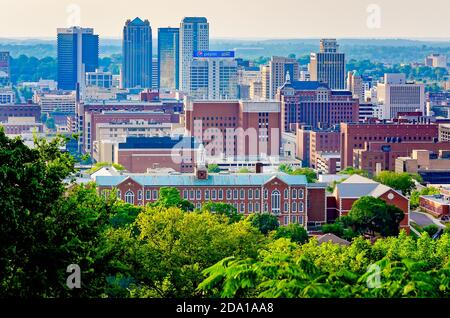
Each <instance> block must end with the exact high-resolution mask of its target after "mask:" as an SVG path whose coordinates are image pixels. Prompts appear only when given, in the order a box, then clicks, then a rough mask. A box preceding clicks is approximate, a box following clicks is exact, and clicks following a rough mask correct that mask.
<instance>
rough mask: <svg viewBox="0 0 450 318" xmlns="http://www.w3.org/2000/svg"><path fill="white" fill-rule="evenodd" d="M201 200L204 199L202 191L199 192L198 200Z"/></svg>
mask: <svg viewBox="0 0 450 318" xmlns="http://www.w3.org/2000/svg"><path fill="white" fill-rule="evenodd" d="M201 199H202V191H201V190H197V200H201Z"/></svg>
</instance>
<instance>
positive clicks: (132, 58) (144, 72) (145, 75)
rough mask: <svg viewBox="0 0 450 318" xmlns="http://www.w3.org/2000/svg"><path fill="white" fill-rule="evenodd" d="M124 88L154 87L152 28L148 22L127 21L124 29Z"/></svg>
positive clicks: (137, 19)
mask: <svg viewBox="0 0 450 318" xmlns="http://www.w3.org/2000/svg"><path fill="white" fill-rule="evenodd" d="M122 50H123V52H122V53H123V55H122V56H123V65H122V86H123V88H151V87H152V28H151V27H150V22H149V21H148V20H145V21H142V20H141V19H140V18H135V19H134V20H133V21H131V20H127V22H126V23H125V27H124V28H123V46H122Z"/></svg>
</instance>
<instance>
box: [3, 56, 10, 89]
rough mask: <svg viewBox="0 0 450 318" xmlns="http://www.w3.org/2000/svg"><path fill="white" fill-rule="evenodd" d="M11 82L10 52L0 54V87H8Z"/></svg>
mask: <svg viewBox="0 0 450 318" xmlns="http://www.w3.org/2000/svg"><path fill="white" fill-rule="evenodd" d="M10 81H11V70H10V56H9V52H0V86H8V85H9V83H10Z"/></svg>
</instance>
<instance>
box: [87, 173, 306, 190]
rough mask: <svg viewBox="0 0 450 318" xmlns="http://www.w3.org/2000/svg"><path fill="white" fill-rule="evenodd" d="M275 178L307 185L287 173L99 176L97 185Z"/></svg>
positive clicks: (244, 182) (255, 182) (240, 182)
mask: <svg viewBox="0 0 450 318" xmlns="http://www.w3.org/2000/svg"><path fill="white" fill-rule="evenodd" d="M274 177H276V178H278V179H280V181H282V182H284V183H286V184H288V185H291V186H292V185H306V184H307V180H306V177H305V176H291V175H288V174H285V173H276V174H251V173H248V174H229V175H227V174H224V175H222V174H210V175H208V179H206V180H201V179H198V178H197V177H196V176H195V175H194V174H179V175H167V174H165V175H145V174H140V175H121V176H98V177H97V179H96V183H97V185H99V186H104V187H114V186H117V185H119V184H121V183H122V182H123V181H124V180H125V179H127V178H130V179H132V180H135V181H136V182H138V183H139V184H142V185H144V186H213V185H215V186H235V185H237V186H261V185H263V184H266V183H267V182H269V181H271V180H273V178H274Z"/></svg>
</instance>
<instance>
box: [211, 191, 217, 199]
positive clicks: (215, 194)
mask: <svg viewBox="0 0 450 318" xmlns="http://www.w3.org/2000/svg"><path fill="white" fill-rule="evenodd" d="M211 199H213V200H216V199H217V191H216V190H212V191H211Z"/></svg>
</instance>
